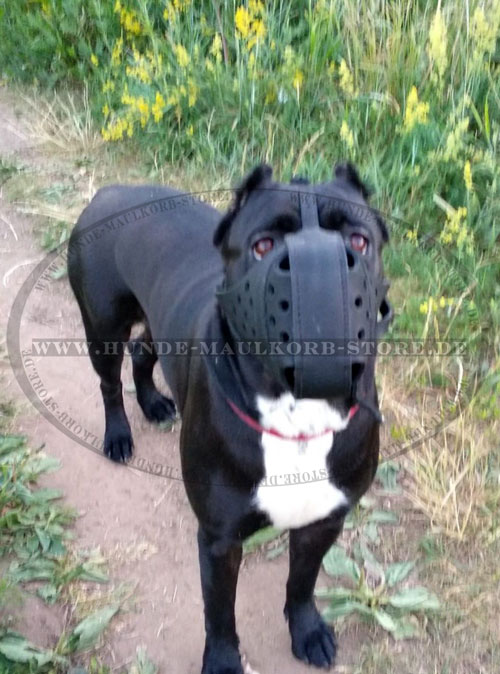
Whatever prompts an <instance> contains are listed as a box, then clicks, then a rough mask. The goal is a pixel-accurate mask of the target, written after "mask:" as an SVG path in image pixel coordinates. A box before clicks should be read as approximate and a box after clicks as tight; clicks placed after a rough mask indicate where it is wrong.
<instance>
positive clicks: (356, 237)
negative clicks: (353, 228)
mask: <svg viewBox="0 0 500 674" xmlns="http://www.w3.org/2000/svg"><path fill="white" fill-rule="evenodd" d="M351 248H352V249H353V250H355V251H356V252H358V253H361V255H366V251H367V250H368V239H367V238H366V236H363V235H362V234H352V235H351Z"/></svg>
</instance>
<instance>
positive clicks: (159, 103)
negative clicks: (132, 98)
mask: <svg viewBox="0 0 500 674" xmlns="http://www.w3.org/2000/svg"><path fill="white" fill-rule="evenodd" d="M165 105H166V104H165V99H164V98H163V96H162V95H161V94H160V92H159V91H157V92H156V97H155V102H154V103H153V105H152V106H151V112H152V114H153V119H154V120H155V122H156V123H157V124H158V122H159V121H160V120H161V118H162V117H163V111H164V110H165Z"/></svg>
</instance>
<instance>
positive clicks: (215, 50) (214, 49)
mask: <svg viewBox="0 0 500 674" xmlns="http://www.w3.org/2000/svg"><path fill="white" fill-rule="evenodd" d="M210 54H211V55H212V56H213V57H214V58H215V61H216V63H221V61H222V40H221V37H220V35H219V33H215V35H214V39H213V42H212V46H211V47H210Z"/></svg>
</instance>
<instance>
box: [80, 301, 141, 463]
mask: <svg viewBox="0 0 500 674" xmlns="http://www.w3.org/2000/svg"><path fill="white" fill-rule="evenodd" d="M75 294H76V293H75ZM77 299H79V298H78V295H77ZM78 303H79V305H80V310H81V312H82V319H83V324H84V326H85V334H86V337H87V343H88V351H89V356H90V360H91V361H92V365H93V367H94V370H95V371H96V372H97V374H98V375H99V377H100V379H101V393H102V399H103V402H104V414H105V420H106V431H105V433H104V454H105V455H106V456H107V457H109V458H110V459H112V460H113V461H126V460H127V459H129V458H130V457H131V456H132V449H133V441H132V432H131V430H130V424H129V422H128V419H127V415H126V414H125V409H124V407H123V395H122V382H121V369H122V362H123V354H124V350H125V344H126V343H127V341H128V339H129V337H130V330H131V327H132V322H128V321H127V322H122V323H117V322H116V321H114V322H113V323H111V322H110V321H105V323H102V322H101V321H99V322H96V321H92V320H91V318H90V316H89V315H88V313H87V310H86V308H85V305H84V303H83V301H80V300H79V302H78Z"/></svg>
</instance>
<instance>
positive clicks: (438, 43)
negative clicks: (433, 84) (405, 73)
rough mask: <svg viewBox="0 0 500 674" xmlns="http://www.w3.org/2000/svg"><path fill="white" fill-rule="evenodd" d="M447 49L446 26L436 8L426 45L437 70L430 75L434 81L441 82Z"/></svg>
mask: <svg viewBox="0 0 500 674" xmlns="http://www.w3.org/2000/svg"><path fill="white" fill-rule="evenodd" d="M446 49H447V35H446V24H445V22H444V19H443V15H442V14H441V8H440V7H438V9H437V11H436V13H435V14H434V18H433V20H432V23H431V27H430V30H429V43H428V45H427V53H428V55H429V59H430V60H431V62H432V64H433V65H434V66H435V68H436V70H437V75H436V73H435V72H433V73H432V75H433V79H434V80H439V81H441V80H442V78H443V75H444V72H445V70H446V67H447V65H448V57H447V54H446Z"/></svg>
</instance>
